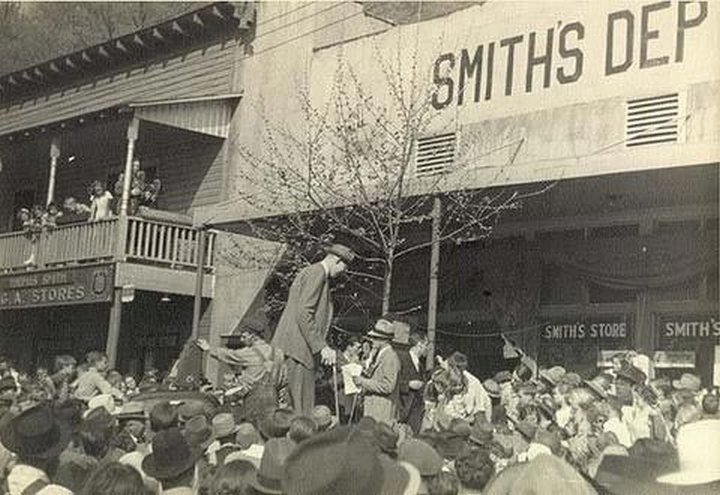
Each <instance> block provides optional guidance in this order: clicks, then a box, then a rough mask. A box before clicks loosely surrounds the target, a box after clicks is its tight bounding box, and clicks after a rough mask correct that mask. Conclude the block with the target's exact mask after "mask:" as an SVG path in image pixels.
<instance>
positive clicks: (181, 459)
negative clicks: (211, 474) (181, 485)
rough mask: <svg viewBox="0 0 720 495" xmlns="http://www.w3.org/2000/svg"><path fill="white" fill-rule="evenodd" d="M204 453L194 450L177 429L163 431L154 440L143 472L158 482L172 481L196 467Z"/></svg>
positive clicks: (143, 463) (144, 463)
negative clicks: (197, 461)
mask: <svg viewBox="0 0 720 495" xmlns="http://www.w3.org/2000/svg"><path fill="white" fill-rule="evenodd" d="M201 455H202V452H200V451H197V450H193V449H192V448H191V447H190V444H189V443H188V441H187V439H186V438H185V437H184V436H183V434H182V433H180V430H178V429H177V428H170V429H169V430H163V431H161V432H160V433H158V434H157V435H155V438H153V441H152V452H151V453H150V454H148V455H146V456H145V459H143V461H142V470H143V471H144V472H145V473H147V475H148V476H150V477H152V478H155V479H157V480H160V481H162V480H171V479H175V478H177V477H179V476H180V475H182V474H183V473H186V472H188V471H189V470H191V469H193V468H194V467H195V461H196V460H197V459H198V458H199V457H200V456H201Z"/></svg>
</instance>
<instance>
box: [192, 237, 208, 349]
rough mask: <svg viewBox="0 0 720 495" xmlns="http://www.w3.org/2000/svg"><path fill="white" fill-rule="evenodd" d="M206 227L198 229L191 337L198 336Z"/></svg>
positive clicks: (203, 276)
mask: <svg viewBox="0 0 720 495" xmlns="http://www.w3.org/2000/svg"><path fill="white" fill-rule="evenodd" d="M206 240H207V227H206V226H205V225H201V226H200V228H199V231H198V250H197V271H196V272H195V300H194V303H193V319H192V336H191V338H192V339H197V338H198V332H199V329H200V312H201V311H202V292H203V279H204V278H205V245H206V244H207V243H206Z"/></svg>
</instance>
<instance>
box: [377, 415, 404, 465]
mask: <svg viewBox="0 0 720 495" xmlns="http://www.w3.org/2000/svg"><path fill="white" fill-rule="evenodd" d="M373 437H374V439H375V445H377V447H378V448H379V449H380V452H383V453H385V454H388V455H389V456H393V457H394V456H397V451H398V440H400V434H399V433H398V432H397V431H395V430H393V429H392V428H391V427H390V426H389V425H388V424H387V423H384V422H382V421H378V422H376V423H375V427H374V428H373Z"/></svg>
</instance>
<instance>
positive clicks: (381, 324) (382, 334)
mask: <svg viewBox="0 0 720 495" xmlns="http://www.w3.org/2000/svg"><path fill="white" fill-rule="evenodd" d="M366 337H367V338H368V339H375V340H392V339H393V337H395V327H394V325H393V324H392V323H391V322H389V321H387V320H384V319H382V318H380V319H379V320H378V321H377V323H375V327H374V328H373V329H372V330H370V331H369V332H368V333H367V335H366Z"/></svg>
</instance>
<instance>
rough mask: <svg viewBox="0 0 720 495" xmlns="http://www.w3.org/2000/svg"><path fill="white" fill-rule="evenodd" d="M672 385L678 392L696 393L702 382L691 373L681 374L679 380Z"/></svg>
mask: <svg viewBox="0 0 720 495" xmlns="http://www.w3.org/2000/svg"><path fill="white" fill-rule="evenodd" d="M672 385H673V387H675V388H676V389H678V390H690V391H691V392H698V391H699V390H700V386H701V385H702V382H701V381H700V377H699V376H697V375H693V374H692V373H683V374H682V376H681V377H680V379H679V380H673V381H672Z"/></svg>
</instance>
